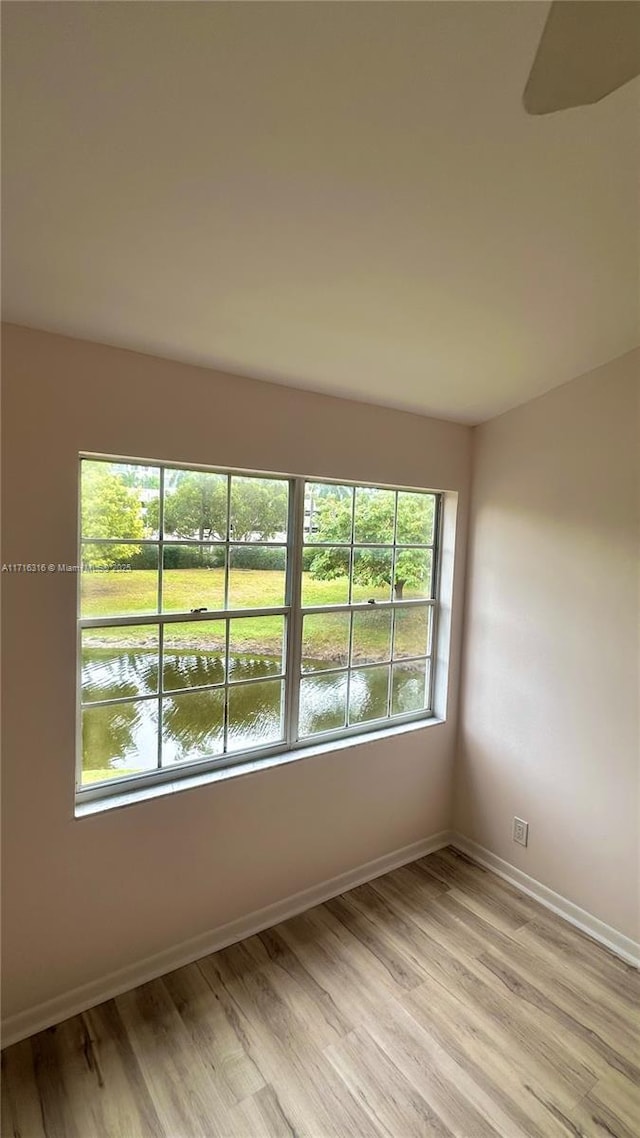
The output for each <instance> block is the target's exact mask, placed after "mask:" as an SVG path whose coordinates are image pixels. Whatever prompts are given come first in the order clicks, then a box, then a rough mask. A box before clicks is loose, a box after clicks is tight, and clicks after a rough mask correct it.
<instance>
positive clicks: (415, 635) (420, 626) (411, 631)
mask: <svg viewBox="0 0 640 1138" xmlns="http://www.w3.org/2000/svg"><path fill="white" fill-rule="evenodd" d="M395 611H396V615H395V624H394V630H393V655H394V658H395V659H397V658H398V657H402V656H424V655H425V654H426V653H427V652H428V651H429V642H428V641H429V624H430V615H429V614H430V612H431V609H429V608H427V607H426V605H425V607H424V608H423V607H422V606H420V607H418V606H415V607H414V606H411V608H397V609H396V610H395Z"/></svg>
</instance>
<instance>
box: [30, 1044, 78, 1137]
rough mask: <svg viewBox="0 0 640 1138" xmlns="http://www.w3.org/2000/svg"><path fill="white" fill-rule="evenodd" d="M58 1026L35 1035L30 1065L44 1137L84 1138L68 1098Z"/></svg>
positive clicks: (73, 1107) (72, 1104)
mask: <svg viewBox="0 0 640 1138" xmlns="http://www.w3.org/2000/svg"><path fill="white" fill-rule="evenodd" d="M58 1030H59V1028H58V1027H50V1028H47V1030H46V1031H41V1032H40V1034H39V1035H36V1036H34V1038H33V1042H32V1046H33V1066H34V1071H35V1076H36V1084H37V1087H38V1094H39V1097H40V1104H41V1108H42V1119H43V1123H44V1131H45V1134H46V1135H47V1138H83V1135H82V1133H81V1132H80V1130H79V1129H78V1125H77V1111H76V1109H75V1107H76V1104H75V1103H72V1102H71V1101H70V1100H69V1099H68V1097H67V1089H66V1087H65V1084H64V1080H63V1075H62V1066H61V1060H62V1054H61V1050H62V1049H59V1047H58V1040H57V1038H56V1036H57V1034H58Z"/></svg>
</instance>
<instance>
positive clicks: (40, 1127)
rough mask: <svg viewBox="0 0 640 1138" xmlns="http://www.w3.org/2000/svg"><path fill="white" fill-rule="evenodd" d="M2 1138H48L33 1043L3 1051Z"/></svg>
mask: <svg viewBox="0 0 640 1138" xmlns="http://www.w3.org/2000/svg"><path fill="white" fill-rule="evenodd" d="M1 1131H2V1138H25V1136H26V1135H29V1138H46V1131H45V1127H44V1118H43V1114H42V1106H41V1103H40V1095H39V1092H38V1084H37V1082H36V1074H35V1070H34V1066H33V1051H32V1047H31V1040H30V1039H24V1040H22V1042H21V1043H14V1045H13V1047H7V1049H6V1050H5V1051H3V1052H2V1127H1Z"/></svg>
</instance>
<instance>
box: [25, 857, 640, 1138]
mask: <svg viewBox="0 0 640 1138" xmlns="http://www.w3.org/2000/svg"><path fill="white" fill-rule="evenodd" d="M639 1006H640V975H639V974H638V973H637V971H635V970H634V969H632V968H631V967H630V966H628V965H627V964H626V963H624V962H623V961H621V960H619V959H618V958H617V957H615V956H613V955H612V954H611V953H609V952H607V951H606V950H604V949H603V948H601V947H600V946H599V945H597V944H596V943H594V942H593V941H591V940H589V938H587V937H586V936H584V935H583V934H582V933H581V932H580V931H579V930H576V929H574V928H573V927H572V926H570V925H568V924H566V923H565V922H563V921H561V920H560V919H559V918H558V917H556V916H555V915H554V914H552V913H549V912H548V911H546V910H544V909H542V908H541V906H540V905H538V903H537V902H535V901H533V900H532V899H530V898H528V897H524V896H523V895H522V894H520V893H519V892H518V891H517V890H516V889H514V888H513V887H512V886H510V885H509V884H508V883H506V882H504V881H502V880H500V879H499V878H497V877H495V875H493V874H492V873H490V872H489V871H487V870H485V869H482V868H480V867H479V866H477V865H475V864H474V863H473V862H472V861H471V860H470V859H469V858H467V857H466V856H462V855H460V854H459V853H457V852H455V851H453V850H443V851H439V852H438V853H437V854H432V855H429V856H428V857H426V858H423V859H420V861H418V862H415V863H414V864H412V865H408V866H403V867H402V868H401V869H398V870H395V871H393V872H391V873H389V874H386V875H385V876H383V877H379V878H376V879H375V880H374V881H372V882H370V883H369V884H367V885H362V886H359V887H358V888H356V889H353V890H351V891H350V892H348V893H345V894H343V895H341V896H340V897H336V898H334V899H333V900H331V901H328V902H326V903H325V904H323V905H319V906H316V907H315V908H314V909H311V910H309V911H307V912H306V913H303V914H300V915H299V916H297V917H294V918H292V919H291V920H288V921H285V922H283V923H282V924H280V925H278V926H276V927H275V928H273V929H270V930H268V931H266V932H263V933H261V934H260V935H259V936H254V937H250V938H248V939H247V940H246V941H244V942H241V943H240V944H237V945H232V946H231V947H230V948H227V949H224V950H222V951H221V952H218V953H214V954H212V955H211V956H208V957H204V958H203V959H202V960H200V961H198V962H197V963H196V964H192V965H188V966H187V967H185V968H181V969H178V970H176V971H175V972H172V973H170V974H169V975H167V976H166V977H164V978H163V979H162V980H155V981H153V982H152V983H150V984H145V985H142V986H141V987H140V988H137V989H135V990H134V991H132V992H128V993H126V994H124V995H122V996H118V997H117V998H116V999H115V1000H109V1001H107V1002H106V1003H104V1004H101V1005H100V1006H98V1007H96V1008H93V1009H91V1011H89V1012H85V1013H84V1014H83V1015H82V1016H75V1017H72V1018H71V1019H69V1020H67V1021H66V1022H65V1023H63V1024H61V1025H59V1026H58V1027H57V1028H51V1029H47V1030H46V1031H44V1032H40V1033H39V1034H38V1035H36V1036H34V1037H33V1038H32V1039H30V1040H25V1041H24V1042H22V1043H18V1044H15V1045H14V1046H13V1047H9V1048H7V1050H6V1051H5V1052H4V1054H3V1057H2V1074H3V1079H2V1136H3V1138H414V1136H415V1138H632V1136H633V1138H635V1135H636V1134H637V1133H639V1132H640V1091H639V1086H640V1046H639V1041H640V1019H639V1015H638V1009H639Z"/></svg>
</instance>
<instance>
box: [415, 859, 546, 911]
mask: <svg viewBox="0 0 640 1138" xmlns="http://www.w3.org/2000/svg"><path fill="white" fill-rule="evenodd" d="M418 864H419V865H421V866H422V867H423V868H424V869H425V870H426V871H427V872H428V873H429V874H430V875H432V876H433V877H435V878H436V879H437V880H439V881H442V882H443V883H444V884H446V885H448V886H449V888H461V889H464V892H465V894H466V895H467V900H468V904H469V905H471V906H473V907H475V908H476V911H477V912H478V913H479V914H480V916H484V917H485V918H486V919H487V920H488V921H489V922H490V923H491V922H493V923H495V925H496V927H498V928H500V929H502V930H503V931H505V932H512V931H514V930H516V929H519V928H522V926H523V925H525V924H526V923H527V921H530V920H532V919H533V917H534V916H535V915H536V912H537V910H538V906H537V905H536V903H535V902H534V901H530V900H529V899H528V898H527V897H525V896H524V895H523V894H522V893H518V892H517V890H515V889H514V888H513V887H512V886H510V885H508V883H507V882H505V881H502V880H501V879H500V878H499V877H496V875H495V874H493V873H491V872H490V870H488V869H482V868H481V867H480V866H478V865H475V864H473V863H472V862H470V861H469V860H468V858H466V857H465V856H464V855H463V854H460V853H458V851H457V850H452V849H451V848H449V849H445V850H439V851H438V853H435V854H430V855H429V857H427V858H423V859H422V860H421V861H420V862H419V863H418Z"/></svg>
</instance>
